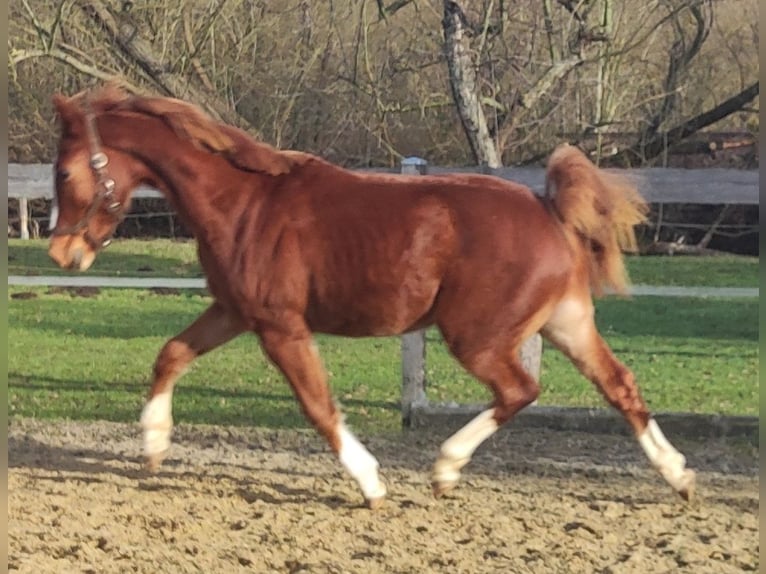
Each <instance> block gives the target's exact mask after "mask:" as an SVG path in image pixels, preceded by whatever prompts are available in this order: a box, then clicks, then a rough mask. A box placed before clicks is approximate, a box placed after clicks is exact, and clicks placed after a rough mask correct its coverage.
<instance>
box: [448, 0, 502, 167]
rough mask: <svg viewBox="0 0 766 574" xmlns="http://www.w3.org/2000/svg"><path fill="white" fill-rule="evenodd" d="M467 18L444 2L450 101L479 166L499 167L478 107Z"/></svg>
mask: <svg viewBox="0 0 766 574" xmlns="http://www.w3.org/2000/svg"><path fill="white" fill-rule="evenodd" d="M465 24H466V18H465V14H463V11H462V9H461V8H460V6H459V5H458V4H457V2H452V1H451V0H445V1H444V19H443V20H442V26H443V27H444V51H445V54H446V56H447V67H448V68H449V76H450V85H451V86H452V97H453V98H454V100H455V105H456V106H457V112H458V115H459V116H460V122H461V123H462V124H463V129H464V130H465V135H466V137H467V138H468V145H469V146H471V152H472V153H473V156H474V158H475V159H476V162H477V163H478V164H479V165H486V166H489V167H500V165H501V162H500V155H499V154H498V150H497V146H496V145H495V143H494V142H493V141H492V138H491V137H490V135H489V128H488V127H487V118H486V116H485V115H484V110H483V109H482V107H481V102H480V101H479V98H480V97H481V94H480V92H479V86H478V83H477V81H476V66H475V64H474V61H473V58H472V57H471V39H470V36H469V33H468V30H467V29H466V28H467V27H466V25H465Z"/></svg>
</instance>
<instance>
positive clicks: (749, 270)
mask: <svg viewBox="0 0 766 574" xmlns="http://www.w3.org/2000/svg"><path fill="white" fill-rule="evenodd" d="M46 250H47V242H46V241H45V240H30V241H22V240H20V239H9V240H8V273H9V274H10V275H65V274H72V273H74V272H69V271H62V270H61V269H59V268H58V267H56V266H55V265H54V264H53V262H52V261H51V260H50V259H49V258H48V255H47V253H46ZM627 266H628V271H629V273H630V277H631V280H632V281H633V282H634V283H636V284H643V285H686V286H694V285H699V286H709V287H757V286H758V258H757V257H741V256H720V257H683V256H675V257H667V256H651V257H649V256H642V257H628V258H627ZM88 274H90V275H101V276H103V275H123V276H126V277H201V276H202V272H201V270H200V268H199V265H198V264H197V259H196V250H195V245H194V243H193V242H191V241H172V240H169V239H155V240H151V241H142V240H117V241H115V242H114V243H113V244H112V245H110V246H109V248H108V249H106V250H105V251H103V252H102V253H101V254H100V255H99V257H98V259H97V260H96V262H95V263H94V265H93V267H92V268H91V269H90V270H89V271H88Z"/></svg>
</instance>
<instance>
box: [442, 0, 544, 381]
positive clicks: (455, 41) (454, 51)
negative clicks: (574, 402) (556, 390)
mask: <svg viewBox="0 0 766 574" xmlns="http://www.w3.org/2000/svg"><path fill="white" fill-rule="evenodd" d="M442 26H443V27H444V51H445V54H446V57H447V66H448V69H449V76H450V85H451V86H452V96H453V98H454V100H455V106H456V107H457V112H458V115H459V116H460V121H461V122H462V124H463V129H464V130H465V134H466V137H467V138H468V144H469V145H470V146H471V151H472V153H473V156H474V159H475V161H476V163H478V164H479V165H486V166H487V167H492V168H498V167H502V163H501V161H500V153H499V151H498V149H497V146H496V144H495V142H494V141H493V140H492V138H491V137H490V134H489V128H488V126H487V119H486V116H485V115H484V110H483V109H482V107H481V100H480V98H481V93H480V89H479V84H478V82H477V79H476V66H475V64H474V61H473V58H472V56H471V53H472V50H471V39H470V35H469V30H468V26H467V20H466V16H465V14H464V13H463V10H462V9H461V8H460V6H459V5H458V3H457V2H453V1H452V0H444V19H443V20H442ZM542 352H543V342H542V338H541V337H540V335H533V336H532V337H530V338H529V339H528V340H527V341H525V342H524V344H523V345H522V347H521V362H522V364H523V365H524V368H525V369H526V371H527V372H528V373H529V374H530V375H532V376H533V377H534V378H535V380H538V379H539V378H540V363H541V360H542Z"/></svg>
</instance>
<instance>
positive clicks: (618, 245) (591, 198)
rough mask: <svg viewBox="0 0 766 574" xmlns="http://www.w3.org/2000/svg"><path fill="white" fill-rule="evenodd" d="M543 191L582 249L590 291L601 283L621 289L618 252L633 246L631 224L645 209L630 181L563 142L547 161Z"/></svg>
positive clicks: (622, 275)
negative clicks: (595, 163) (587, 266)
mask: <svg viewBox="0 0 766 574" xmlns="http://www.w3.org/2000/svg"><path fill="white" fill-rule="evenodd" d="M545 192H546V196H547V197H548V198H549V200H550V201H551V205H552V206H553V209H554V211H555V212H556V215H557V216H558V218H559V219H560V220H561V222H562V223H563V224H564V225H565V226H566V227H568V228H569V229H571V230H572V231H573V232H574V233H575V234H576V235H577V236H579V238H580V240H581V244H582V245H583V247H584V248H585V250H586V253H585V255H586V257H587V259H588V262H589V266H590V270H589V271H590V284H591V289H592V291H593V292H594V294H596V295H600V294H602V293H603V291H604V289H605V288H610V289H613V290H614V291H616V292H618V293H626V292H627V287H628V278H627V273H626V272H625V265H624V263H623V259H622V251H623V250H625V251H633V252H635V251H637V244H636V235H635V232H634V229H633V228H634V226H635V225H637V224H639V223H642V222H644V221H645V220H646V213H647V204H646V202H645V201H644V199H643V198H642V197H641V195H640V194H639V192H638V190H637V189H636V187H635V185H633V184H632V183H631V182H630V181H629V180H628V179H627V178H625V177H622V176H618V175H615V174H613V173H608V172H605V171H603V170H600V169H599V168H597V167H596V166H595V165H593V163H592V162H591V161H590V160H589V159H588V157H587V156H586V155H585V154H584V153H583V152H582V151H580V150H579V149H577V148H576V147H574V146H569V145H563V146H560V147H558V148H556V150H555V151H554V152H553V154H552V155H551V157H550V159H549V160H548V169H547V173H546V179H545Z"/></svg>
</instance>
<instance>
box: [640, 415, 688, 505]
mask: <svg viewBox="0 0 766 574" xmlns="http://www.w3.org/2000/svg"><path fill="white" fill-rule="evenodd" d="M638 442H639V444H640V445H641V447H642V448H643V449H644V452H645V453H646V456H647V457H648V458H649V460H650V461H651V463H652V465H653V466H654V467H655V468H656V469H657V470H658V471H659V472H660V474H661V475H662V477H663V478H664V479H665V480H666V481H667V482H668V483H669V484H670V485H671V486H672V487H673V488H675V489H676V490H681V489H682V488H684V487H685V486H686V481H687V480H688V478H687V476H686V474H687V473H686V471H685V467H686V458H685V457H684V455H682V454H681V453H680V452H678V451H677V450H676V449H675V448H674V447H673V445H672V444H670V442H669V441H668V439H666V438H665V435H664V434H662V430H660V426H659V425H658V424H657V422H656V421H655V420H654V419H650V420H649V424H648V425H647V427H646V430H645V431H644V432H643V433H641V436H639V437H638Z"/></svg>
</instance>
